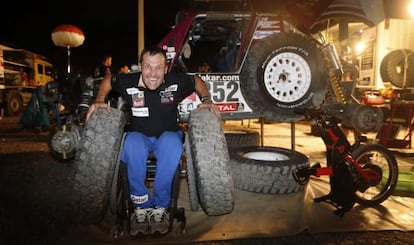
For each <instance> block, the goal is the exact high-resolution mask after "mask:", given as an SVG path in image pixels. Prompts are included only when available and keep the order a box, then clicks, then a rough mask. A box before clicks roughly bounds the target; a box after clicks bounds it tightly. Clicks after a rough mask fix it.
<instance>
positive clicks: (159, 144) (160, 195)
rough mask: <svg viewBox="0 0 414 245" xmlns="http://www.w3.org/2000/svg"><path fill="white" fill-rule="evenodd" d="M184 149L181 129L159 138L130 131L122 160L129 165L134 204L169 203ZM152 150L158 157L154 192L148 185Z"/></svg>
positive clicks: (148, 205)
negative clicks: (146, 182)
mask: <svg viewBox="0 0 414 245" xmlns="http://www.w3.org/2000/svg"><path fill="white" fill-rule="evenodd" d="M183 151H184V147H183V132H182V131H181V130H179V131H176V132H172V131H166V132H164V133H162V134H161V136H160V137H159V138H156V137H148V136H146V135H145V134H142V133H139V132H128V133H127V135H126V136H125V140H124V148H123V151H122V153H121V161H122V162H123V163H125V164H126V165H127V172H128V180H129V185H130V197H131V200H132V203H133V205H134V207H142V208H150V207H164V208H168V207H169V205H170V200H171V187H172V181H173V178H174V174H175V171H176V170H177V167H178V164H179V163H180V159H181V155H182V153H183ZM150 152H153V153H154V156H155V157H156V159H157V165H156V166H157V169H156V173H155V179H154V186H153V192H152V195H151V194H150V193H149V191H148V188H147V186H146V185H145V179H146V173H147V159H148V155H149V153H150Z"/></svg>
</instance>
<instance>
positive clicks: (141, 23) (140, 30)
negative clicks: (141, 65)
mask: <svg viewBox="0 0 414 245" xmlns="http://www.w3.org/2000/svg"><path fill="white" fill-rule="evenodd" d="M144 12H145V11H144V0H138V57H139V55H140V54H141V51H142V50H143V49H144V46H145V39H144V33H145V30H144V29H145V28H144Z"/></svg>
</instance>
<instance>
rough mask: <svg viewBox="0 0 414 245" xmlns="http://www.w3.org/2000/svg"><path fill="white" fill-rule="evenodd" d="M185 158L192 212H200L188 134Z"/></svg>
mask: <svg viewBox="0 0 414 245" xmlns="http://www.w3.org/2000/svg"><path fill="white" fill-rule="evenodd" d="M184 144H185V156H186V164H187V184H188V195H189V199H190V208H191V211H194V212H196V211H198V207H199V200H198V193H197V186H196V176H195V172H194V163H193V156H192V153H191V143H190V137H189V136H188V133H186V134H185V142H184Z"/></svg>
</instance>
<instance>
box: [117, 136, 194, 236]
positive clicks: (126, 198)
mask: <svg viewBox="0 0 414 245" xmlns="http://www.w3.org/2000/svg"><path fill="white" fill-rule="evenodd" d="M125 136H126V133H124V134H123V137H122V141H121V142H122V143H121V149H120V152H122V146H123V142H124V138H125ZM116 169H117V171H116V172H117V175H116V176H115V179H114V182H113V193H114V197H115V199H114V200H112V202H113V203H111V210H112V212H113V213H114V214H115V222H114V226H113V227H112V229H111V235H112V238H113V239H114V240H118V239H120V237H121V236H122V235H123V234H124V231H125V230H126V231H127V232H128V233H129V234H130V235H131V236H133V235H132V234H131V233H130V229H131V227H130V220H131V216H132V214H133V212H134V207H133V205H132V201H131V199H130V191H129V182H128V173H127V168H126V164H125V163H123V162H122V161H120V160H119V156H118V161H117V166H116ZM156 170H157V159H156V157H155V155H154V154H153V152H151V153H150V154H149V156H148V159H147V173H146V179H145V183H146V185H147V188H148V189H149V190H150V191H151V188H152V185H153V181H154V179H155V173H156ZM186 175H187V170H186V157H185V153H183V155H182V156H181V161H180V163H179V164H178V167H177V170H176V172H175V175H174V178H173V182H172V187H171V200H170V205H169V208H168V213H169V215H170V217H169V222H170V224H169V228H168V232H167V233H166V234H162V235H161V234H159V233H153V234H147V235H143V234H138V235H135V236H133V237H141V236H165V235H167V234H169V233H171V232H172V231H173V230H174V231H175V234H184V233H185V228H186V216H185V209H184V208H183V207H178V196H179V192H180V182H181V178H186Z"/></svg>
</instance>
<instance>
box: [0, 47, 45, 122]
mask: <svg viewBox="0 0 414 245" xmlns="http://www.w3.org/2000/svg"><path fill="white" fill-rule="evenodd" d="M52 80H53V66H52V64H51V63H50V62H49V61H48V59H47V58H46V57H44V56H41V55H39V54H36V53H33V52H31V51H28V50H24V49H18V48H12V47H8V46H5V45H2V44H0V105H1V108H0V109H1V111H2V112H4V113H5V114H6V115H9V116H17V115H19V114H20V112H22V109H23V107H24V106H25V105H26V104H27V103H28V102H29V100H30V98H31V94H32V92H33V89H34V88H35V87H37V86H45V85H46V84H47V83H48V82H50V81H52Z"/></svg>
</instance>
